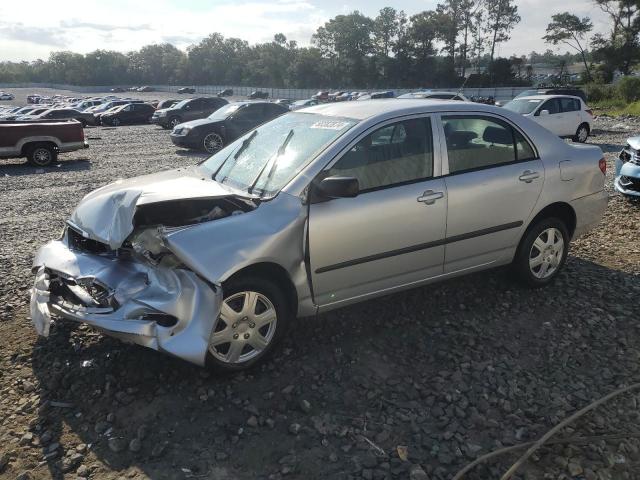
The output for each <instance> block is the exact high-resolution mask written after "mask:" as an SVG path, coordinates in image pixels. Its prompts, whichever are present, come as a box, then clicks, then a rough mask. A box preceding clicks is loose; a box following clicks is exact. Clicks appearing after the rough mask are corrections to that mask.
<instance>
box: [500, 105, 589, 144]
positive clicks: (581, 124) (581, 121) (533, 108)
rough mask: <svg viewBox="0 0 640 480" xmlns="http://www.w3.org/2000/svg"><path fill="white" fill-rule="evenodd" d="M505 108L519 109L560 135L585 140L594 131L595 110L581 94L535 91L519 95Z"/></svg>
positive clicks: (521, 112) (582, 141)
mask: <svg viewBox="0 0 640 480" xmlns="http://www.w3.org/2000/svg"><path fill="white" fill-rule="evenodd" d="M503 108H506V109H507V110H511V111H513V112H517V113H520V114H522V115H524V116H525V117H529V118H531V120H533V121H535V122H536V123H539V124H540V125H542V126H543V127H544V128H546V129H547V130H549V131H550V132H552V133H555V134H556V135H558V136H559V137H563V138H571V139H573V141H574V142H580V143H584V142H586V141H587V138H589V133H590V132H591V122H593V113H592V112H591V110H590V109H589V108H588V107H587V105H586V104H585V103H584V101H583V100H582V99H581V98H579V97H573V96H570V95H532V96H529V97H518V98H514V99H513V100H511V101H510V102H509V103H507V104H505V106H504V107H503Z"/></svg>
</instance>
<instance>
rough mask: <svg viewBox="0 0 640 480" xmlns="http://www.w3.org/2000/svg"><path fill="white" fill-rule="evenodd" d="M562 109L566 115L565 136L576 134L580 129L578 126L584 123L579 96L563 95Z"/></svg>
mask: <svg viewBox="0 0 640 480" xmlns="http://www.w3.org/2000/svg"><path fill="white" fill-rule="evenodd" d="M558 100H559V101H560V109H561V110H562V114H563V115H564V121H563V124H564V133H563V134H562V135H563V136H567V135H574V134H575V133H576V131H577V130H578V126H579V125H580V123H582V120H581V117H580V101H579V100H578V99H577V98H571V97H561V98H559V99H558Z"/></svg>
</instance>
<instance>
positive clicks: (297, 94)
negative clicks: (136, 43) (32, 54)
mask: <svg viewBox="0 0 640 480" xmlns="http://www.w3.org/2000/svg"><path fill="white" fill-rule="evenodd" d="M189 86H191V85H189ZM114 87H115V86H114V85H109V86H107V85H100V86H78V85H64V84H55V83H17V84H9V83H7V84H0V89H2V88H33V89H38V88H53V89H57V90H70V91H72V92H77V93H85V94H90V93H105V92H109V91H110V90H111V89H112V88H114ZM151 87H153V89H154V90H156V91H158V92H173V93H175V92H177V90H178V89H179V88H181V87H180V86H174V85H151ZM193 88H195V90H196V93H197V94H202V95H215V94H217V93H218V92H221V91H222V90H225V89H227V88H230V89H232V90H233V93H234V95H237V96H247V95H249V94H250V93H251V92H253V91H254V90H260V91H263V92H267V93H268V94H269V98H271V99H275V98H286V99H290V100H302V99H305V98H310V97H311V96H312V95H314V94H316V93H317V92H318V91H321V90H327V89H325V88H271V87H258V86H234V85H195V86H193ZM530 88H533V87H495V88H463V89H462V90H460V91H461V92H462V93H463V94H464V95H466V96H467V97H472V96H476V97H493V98H495V99H496V100H500V101H505V100H511V99H512V98H513V97H515V96H516V95H518V94H519V93H521V92H523V91H524V90H528V89H530ZM335 90H340V89H332V90H331V91H335ZM383 90H392V91H393V92H395V94H396V95H402V94H403V93H408V92H415V91H418V90H421V89H419V88H410V89H407V88H387V89H384V88H374V89H371V88H361V89H356V88H350V89H348V91H359V92H360V91H368V92H371V91H383ZM429 90H433V91H441V92H444V91H449V92H451V91H454V92H457V91H459V89H457V88H433V89H429ZM34 93H35V92H34ZM131 93H133V92H131Z"/></svg>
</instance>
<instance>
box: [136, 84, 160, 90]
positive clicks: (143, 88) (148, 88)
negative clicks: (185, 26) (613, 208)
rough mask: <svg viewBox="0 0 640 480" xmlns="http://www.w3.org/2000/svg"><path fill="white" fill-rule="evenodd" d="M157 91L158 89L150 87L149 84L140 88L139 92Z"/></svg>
mask: <svg viewBox="0 0 640 480" xmlns="http://www.w3.org/2000/svg"><path fill="white" fill-rule="evenodd" d="M155 91H156V89H155V88H153V87H150V86H149V85H146V86H144V87H140V88H138V92H155Z"/></svg>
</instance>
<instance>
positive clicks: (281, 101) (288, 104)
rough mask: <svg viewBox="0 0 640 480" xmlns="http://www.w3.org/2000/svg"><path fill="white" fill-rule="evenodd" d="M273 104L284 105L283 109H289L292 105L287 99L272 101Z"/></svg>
mask: <svg viewBox="0 0 640 480" xmlns="http://www.w3.org/2000/svg"><path fill="white" fill-rule="evenodd" d="M273 103H275V104H277V105H284V106H285V107H289V106H290V105H292V104H293V100H289V99H288V98H278V99H276V100H273Z"/></svg>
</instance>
